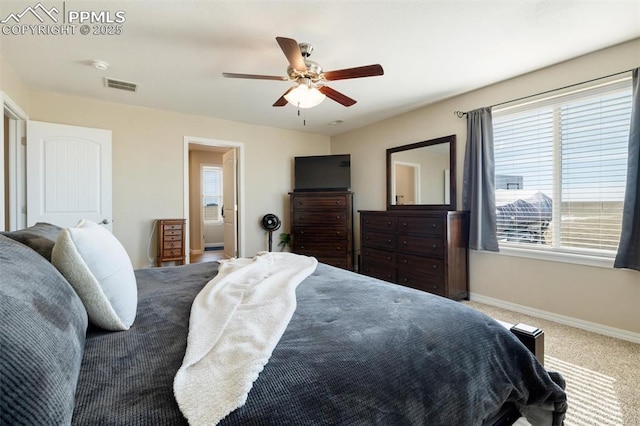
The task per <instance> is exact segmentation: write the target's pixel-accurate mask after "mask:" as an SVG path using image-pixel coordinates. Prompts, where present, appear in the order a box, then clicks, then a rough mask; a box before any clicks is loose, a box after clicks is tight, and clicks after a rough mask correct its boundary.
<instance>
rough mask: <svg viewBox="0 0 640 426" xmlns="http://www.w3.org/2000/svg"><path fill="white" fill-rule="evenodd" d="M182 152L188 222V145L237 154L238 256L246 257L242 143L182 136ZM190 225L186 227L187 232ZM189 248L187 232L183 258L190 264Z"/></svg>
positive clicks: (185, 212)
mask: <svg viewBox="0 0 640 426" xmlns="http://www.w3.org/2000/svg"><path fill="white" fill-rule="evenodd" d="M183 144H184V151H183V195H184V199H183V203H182V207H183V215H184V217H185V218H186V219H187V223H188V222H189V145H190V144H194V145H206V146H216V147H221V148H235V149H236V151H237V153H238V181H237V187H236V190H237V192H238V256H239V257H244V256H246V253H245V249H246V244H245V237H246V232H245V223H246V220H245V208H244V205H245V186H244V185H245V179H244V169H245V167H244V143H242V142H233V141H225V140H220V139H211V138H201V137H197V136H184V138H183ZM189 226H190V225H187V230H188V229H189ZM190 246H191V240H190V236H189V232H186V235H185V256H186V262H185V263H191V258H190V254H189V247H190Z"/></svg>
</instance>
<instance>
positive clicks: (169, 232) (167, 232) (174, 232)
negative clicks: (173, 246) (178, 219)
mask: <svg viewBox="0 0 640 426" xmlns="http://www.w3.org/2000/svg"><path fill="white" fill-rule="evenodd" d="M168 235H177V236H178V237H181V236H182V229H167V227H166V226H165V228H164V236H165V237H166V236H168Z"/></svg>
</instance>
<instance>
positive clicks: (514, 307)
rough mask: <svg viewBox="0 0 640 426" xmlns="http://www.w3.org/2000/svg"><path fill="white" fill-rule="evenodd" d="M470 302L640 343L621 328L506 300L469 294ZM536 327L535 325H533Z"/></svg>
mask: <svg viewBox="0 0 640 426" xmlns="http://www.w3.org/2000/svg"><path fill="white" fill-rule="evenodd" d="M469 300H471V301H473V302H479V303H484V304H485V305H491V306H496V307H498V308H503V309H508V310H510V311H514V312H520V313H521V314H525V315H531V316H532V317H537V318H542V319H546V320H549V321H553V322H557V323H560V324H564V325H568V326H571V327H575V328H580V329H583V330H587V331H592V332H594V333H599V334H603V335H605V336H609V337H615V338H616V339H622V340H627V341H629V342H633V343H640V333H634V332H631V331H627V330H623V329H620V328H614V327H609V326H606V325H602V324H598V323H595V322H590V321H584V320H581V319H578V318H572V317H568V316H565V315H559V314H554V313H553V312H548V311H543V310H540V309H535V308H530V307H528V306H524V305H518V304H517V303H511V302H506V301H504V300H500V299H495V298H493V297H487V296H483V295H481V294H474V293H470V294H469ZM531 325H535V324H531Z"/></svg>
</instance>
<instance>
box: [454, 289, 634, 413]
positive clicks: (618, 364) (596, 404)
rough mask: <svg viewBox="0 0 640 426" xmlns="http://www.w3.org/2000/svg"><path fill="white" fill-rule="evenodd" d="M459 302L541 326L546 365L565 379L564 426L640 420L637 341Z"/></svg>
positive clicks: (497, 316)
mask: <svg viewBox="0 0 640 426" xmlns="http://www.w3.org/2000/svg"><path fill="white" fill-rule="evenodd" d="M463 303H465V304H466V305H468V306H471V307H472V308H474V309H477V310H479V311H482V312H484V313H486V314H487V315H489V316H491V317H492V318H495V319H497V320H501V321H506V322H509V323H514V324H515V323H518V322H522V323H525V324H529V325H533V326H536V327H538V328H541V329H542V330H544V341H545V345H544V348H545V367H546V368H547V369H548V370H555V371H558V372H560V373H561V374H562V375H563V376H564V378H565V380H566V381H567V399H568V403H569V410H568V412H567V417H566V419H565V425H566V426H577V425H581V426H582V425H585V426H587V425H588V426H591V425H594V426H595V425H597V426H605V425H612V426H621V425H625V426H639V425H640V344H636V343H631V342H627V341H625V340H619V339H615V338H613V337H608V336H603V335H600V334H597V333H592V332H589V331H585V330H581V329H578V328H574V327H569V326H566V325H562V324H558V323H555V322H552V321H548V320H543V319H539V318H535V317H531V316H527V315H524V314H521V313H518V312H512V311H508V310H505V309H501V308H497V307H494V306H490V305H485V304H482V303H478V302H469V301H465V302H463Z"/></svg>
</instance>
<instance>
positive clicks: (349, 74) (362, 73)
mask: <svg viewBox="0 0 640 426" xmlns="http://www.w3.org/2000/svg"><path fill="white" fill-rule="evenodd" d="M383 74H384V70H383V69H382V65H380V64H375V65H366V66H364V67H355V68H346V69H343V70H337V71H326V72H324V73H323V75H324V78H325V79H326V80H329V81H334V80H346V79H349V78H361V77H374V76H376V75H383Z"/></svg>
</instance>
